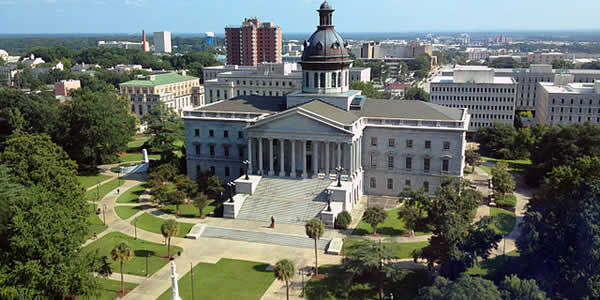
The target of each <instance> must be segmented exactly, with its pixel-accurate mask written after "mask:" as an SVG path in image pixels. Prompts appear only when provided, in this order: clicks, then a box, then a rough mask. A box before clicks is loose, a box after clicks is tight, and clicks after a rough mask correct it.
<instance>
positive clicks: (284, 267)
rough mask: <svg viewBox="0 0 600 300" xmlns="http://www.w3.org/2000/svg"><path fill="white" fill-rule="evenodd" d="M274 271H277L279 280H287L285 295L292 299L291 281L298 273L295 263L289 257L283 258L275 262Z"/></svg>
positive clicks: (276, 275) (276, 276)
mask: <svg viewBox="0 0 600 300" xmlns="http://www.w3.org/2000/svg"><path fill="white" fill-rule="evenodd" d="M273 272H275V278H277V280H281V281H284V282H285V297H286V299H287V300H290V281H291V280H292V279H293V278H294V275H295V274H296V268H295V267H294V263H293V262H292V261H291V260H289V259H282V260H280V261H278V262H277V263H276V264H275V268H274V269H273Z"/></svg>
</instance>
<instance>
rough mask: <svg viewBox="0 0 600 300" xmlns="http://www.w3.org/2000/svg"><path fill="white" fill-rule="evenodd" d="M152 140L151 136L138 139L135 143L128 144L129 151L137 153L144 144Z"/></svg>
mask: <svg viewBox="0 0 600 300" xmlns="http://www.w3.org/2000/svg"><path fill="white" fill-rule="evenodd" d="M149 139H150V137H149V136H142V137H136V138H135V139H134V140H133V141H131V142H129V143H127V149H128V150H127V151H131V150H133V151H136V150H139V148H140V147H142V145H144V143H145V142H146V141H148V140H149Z"/></svg>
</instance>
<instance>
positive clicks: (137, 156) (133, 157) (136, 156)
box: [119, 152, 160, 162]
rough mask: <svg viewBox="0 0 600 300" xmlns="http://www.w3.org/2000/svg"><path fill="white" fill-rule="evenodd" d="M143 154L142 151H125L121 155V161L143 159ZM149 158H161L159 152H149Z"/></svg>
mask: <svg viewBox="0 0 600 300" xmlns="http://www.w3.org/2000/svg"><path fill="white" fill-rule="evenodd" d="M142 158H143V155H142V153H141V152H139V153H125V154H122V155H121V156H119V161H120V162H130V161H138V162H140V161H142ZM148 159H160V155H159V154H148Z"/></svg>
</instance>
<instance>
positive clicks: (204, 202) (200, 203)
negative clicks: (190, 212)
mask: <svg viewBox="0 0 600 300" xmlns="http://www.w3.org/2000/svg"><path fill="white" fill-rule="evenodd" d="M193 201H194V205H195V206H196V207H197V208H198V211H199V212H200V218H204V209H205V208H206V207H207V206H208V204H209V201H208V196H206V194H204V193H202V192H198V194H197V195H196V197H195V198H194V199H193Z"/></svg>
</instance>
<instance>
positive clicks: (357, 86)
mask: <svg viewBox="0 0 600 300" xmlns="http://www.w3.org/2000/svg"><path fill="white" fill-rule="evenodd" d="M350 89H352V90H359V91H361V92H362V94H363V95H364V96H367V97H369V98H373V99H390V98H391V97H392V96H391V95H390V94H389V93H385V92H380V91H377V90H376V89H375V87H373V84H372V83H370V82H361V81H354V82H352V83H351V84H350Z"/></svg>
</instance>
